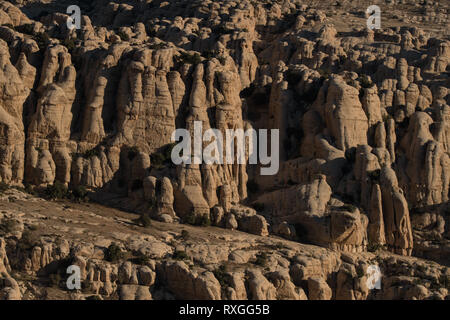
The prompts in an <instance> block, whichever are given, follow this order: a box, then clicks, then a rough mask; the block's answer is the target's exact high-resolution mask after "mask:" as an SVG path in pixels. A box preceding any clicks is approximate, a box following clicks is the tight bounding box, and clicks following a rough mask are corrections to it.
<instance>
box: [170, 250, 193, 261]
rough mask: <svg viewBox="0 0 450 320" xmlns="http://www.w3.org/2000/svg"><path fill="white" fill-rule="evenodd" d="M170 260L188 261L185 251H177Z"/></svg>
mask: <svg viewBox="0 0 450 320" xmlns="http://www.w3.org/2000/svg"><path fill="white" fill-rule="evenodd" d="M172 258H173V259H175V260H190V258H189V256H188V255H187V253H186V252H185V251H181V250H177V251H175V252H174V253H173V255H172Z"/></svg>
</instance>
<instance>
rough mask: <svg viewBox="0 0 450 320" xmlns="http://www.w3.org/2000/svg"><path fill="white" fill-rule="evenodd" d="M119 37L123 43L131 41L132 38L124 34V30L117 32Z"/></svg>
mask: <svg viewBox="0 0 450 320" xmlns="http://www.w3.org/2000/svg"><path fill="white" fill-rule="evenodd" d="M117 35H118V36H119V37H120V39H121V40H122V41H129V40H130V37H129V36H128V35H127V34H126V33H125V32H123V31H122V30H119V31H117Z"/></svg>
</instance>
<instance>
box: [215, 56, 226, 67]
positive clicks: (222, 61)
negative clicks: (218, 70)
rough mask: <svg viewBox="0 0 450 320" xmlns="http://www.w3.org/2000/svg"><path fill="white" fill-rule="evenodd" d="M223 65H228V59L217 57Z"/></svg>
mask: <svg viewBox="0 0 450 320" xmlns="http://www.w3.org/2000/svg"><path fill="white" fill-rule="evenodd" d="M217 60H219V62H220V64H221V65H223V66H224V65H225V64H226V63H227V59H226V58H225V57H217Z"/></svg>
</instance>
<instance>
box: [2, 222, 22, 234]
mask: <svg viewBox="0 0 450 320" xmlns="http://www.w3.org/2000/svg"><path fill="white" fill-rule="evenodd" d="M17 225H18V223H17V221H15V220H9V219H3V220H2V222H1V223H0V233H10V232H14V231H16V229H17Z"/></svg>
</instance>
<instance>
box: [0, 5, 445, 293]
mask: <svg viewBox="0 0 450 320" xmlns="http://www.w3.org/2000/svg"><path fill="white" fill-rule="evenodd" d="M27 2H28V1H15V2H14V4H12V3H10V2H5V1H4V2H2V3H1V4H0V142H1V143H0V183H2V184H8V185H16V186H22V187H23V186H24V185H25V184H27V185H28V184H30V185H31V186H32V187H40V188H45V187H47V186H51V185H56V184H59V183H61V184H62V185H64V186H67V187H70V188H72V189H74V188H75V189H76V188H87V190H88V191H89V192H91V195H92V197H95V198H96V199H97V200H98V201H99V202H101V203H105V204H113V205H114V206H118V207H120V208H122V209H126V210H127V211H131V212H136V213H139V214H142V215H145V216H149V217H152V218H154V219H157V220H159V221H163V222H166V223H179V222H181V223H190V224H201V225H209V224H213V225H214V226H219V227H222V228H227V229H230V230H236V229H237V230H240V231H244V232H247V233H250V234H254V235H257V236H261V237H270V235H271V234H277V235H280V236H282V237H285V238H288V239H290V240H297V241H300V242H308V243H313V244H315V245H319V246H324V247H326V248H330V249H332V250H336V251H338V252H345V253H346V254H349V253H353V254H359V253H362V252H365V251H367V250H368V248H369V249H373V248H379V247H384V246H385V247H386V248H387V249H389V250H390V251H392V252H394V253H396V254H400V255H412V254H413V255H414V254H417V255H420V256H423V257H426V255H427V254H430V255H431V256H433V259H435V260H439V259H438V258H436V257H438V256H439V250H440V249H436V248H435V247H434V245H436V246H437V247H442V248H448V243H449V238H448V237H449V233H448V218H447V216H446V212H448V201H449V187H450V168H449V167H450V107H449V104H450V89H449V84H450V83H449V81H448V67H449V63H450V44H449V41H448V40H444V37H443V35H442V34H437V33H435V32H434V31H433V30H432V29H430V28H428V27H424V28H422V29H421V28H418V27H413V28H410V27H404V28H396V27H394V26H393V27H390V25H389V24H387V25H386V27H385V28H383V29H382V30H366V29H361V30H356V29H354V30H353V31H352V32H342V31H343V30H344V29H343V30H340V28H341V27H342V23H344V24H345V25H346V23H347V22H346V21H344V22H343V21H342V17H340V16H339V14H337V15H334V14H332V15H328V14H325V12H324V11H322V10H321V9H324V7H323V6H324V4H323V3H322V4H302V3H300V2H298V1H293V2H292V1H291V2H289V1H285V2H280V3H273V4H272V3H271V4H265V3H262V2H260V1H253V2H251V1H243V2H236V1H224V2H220V3H219V2H211V1H205V2H202V3H195V4H194V3H191V2H189V1H187V0H183V1H181V2H170V1H169V2H164V3H159V4H158V5H155V4H153V3H142V1H128V2H127V4H123V3H118V2H114V1H113V2H110V3H108V4H107V5H105V6H103V8H100V7H102V6H100V5H99V4H93V6H92V8H91V9H92V10H90V11H89V12H84V11H83V14H86V15H83V17H82V19H81V20H82V27H81V29H80V30H79V31H74V30H69V29H68V28H67V26H66V21H67V15H66V14H65V13H61V12H58V11H57V9H56V7H55V8H53V5H52V4H48V10H49V11H48V12H47V13H45V14H44V12H42V16H41V17H40V20H39V21H35V20H32V19H30V18H28V17H27V15H25V14H24V13H23V12H26V10H27ZM38 2H39V1H38ZM404 5H405V6H406V7H407V8H410V7H409V6H410V4H404ZM411 6H412V5H411ZM424 6H425V7H426V8H427V10H435V9H436V10H437V11H436V12H441V13H442V12H446V11H445V10H448V5H447V4H441V3H435V4H433V5H431V4H424ZM341 7H342V8H336V9H333V10H337V11H336V12H337V13H343V12H346V13H347V14H348V15H351V14H352V13H349V12H353V9H352V10H350V9H349V8H350V7H349V5H348V4H347V3H341ZM328 9H329V8H327V10H328ZM347 9H348V10H347ZM410 9H411V10H416V9H414V8H410ZM408 10H409V9H408ZM408 10H406V12H409V11H408ZM341 11H342V12H341ZM427 12H428V11H427ZM441 13H439V14H436V15H430V14H428V13H427V14H426V15H424V16H423V17H417V16H415V17H414V19H415V20H414V21H419V22H423V23H425V22H427V23H434V24H436V25H441V24H442V25H448V17H447V15H445V14H441ZM36 16H37V15H36ZM161 17H165V18H164V19H162V18H161ZM337 17H340V18H339V19H338V20H337ZM405 19H406V18H405ZM345 20H346V19H345ZM405 22H406V21H405ZM387 23H389V22H387ZM446 23H447V24H446ZM425 25H426V24H425ZM198 123H201V124H202V129H201V132H195V125H196V124H198ZM176 129H186V130H187V132H189V134H190V135H191V137H192V138H194V136H195V135H203V134H204V133H205V132H206V131H207V130H208V129H216V130H217V132H220V133H221V134H222V136H223V137H226V130H228V129H233V130H249V129H256V130H258V129H278V130H279V132H280V139H279V141H278V142H279V148H278V150H276V152H277V154H278V156H279V159H280V161H281V163H280V166H279V171H278V172H277V173H276V174H275V175H273V176H261V175H260V174H258V172H260V170H259V169H260V167H261V166H260V165H248V161H247V162H246V164H237V163H233V164H230V163H225V164H223V163H212V164H207V163H200V164H196V163H190V164H177V165H175V164H174V163H173V162H172V160H171V151H172V148H173V146H174V142H175V141H173V139H172V134H173V132H174V130H176ZM210 141H211V140H210ZM210 141H201V143H200V147H202V148H205V147H206V146H208V144H209V142H210ZM270 143H274V141H270ZM246 146H247V147H248V143H247V142H246ZM259 147H260V146H259ZM268 147H269V146H268ZM191 149H192V150H191V151H194V144H192V145H191ZM249 157H250V154H249V151H246V153H245V157H244V158H245V159H246V160H249ZM111 195H114V196H120V197H121V200H118V201H116V200H105V199H111V198H114V197H110V196H111ZM124 199H125V200H124ZM413 216H414V218H413V222H412V221H411V219H412V218H411V217H413ZM433 241H437V243H438V244H439V245H437V244H436V243H434V244H433ZM416 244H417V249H416V251H415V248H416ZM52 250H53V249H52V248H50V247H49V246H41V247H39V248H35V249H33V251H32V253H31V255H30V256H29V257H28V258H27V259H28V260H26V261H27V263H26V268H25V267H24V268H25V269H26V270H27V271H30V272H37V271H38V270H40V269H41V268H42V267H43V266H42V261H44V262H45V263H44V264H47V262H48V261H50V260H51V259H50V258H49V257H50V256H52V252H53V251H52ZM442 250H444V252H447V251H445V250H447V249H442ZM0 257H2V255H1V251H0ZM3 257H5V255H3ZM7 262H8V261H7V259H6V260H5V259H4V260H3V262H2V260H1V259H0V273H1V270H4V271H7V269H8V266H7V265H8V263H7ZM97 267H98V268H100V269H101V270H103V271H98V270H97V269H95V268H97ZM95 268H94V267H92V268H90V270H92V271H89V272H90V273H91V274H92V275H90V276H89V277H90V281H91V283H92V288H93V289H95V290H93V291H94V292H96V294H98V293H99V292H100V291H102V290H104V292H107V293H108V295H110V294H112V292H117V294H118V295H119V296H120V297H121V298H123V299H152V298H154V292H150V291H149V289H148V287H150V286H151V284H149V283H147V282H148V281H147V282H146V281H144V280H143V281H144V282H145V283H141V282H142V281H140V280H139V281H134V280H133V281H131V280H127V281H120V283H117V284H116V286H113V285H112V283H113V282H114V281H113V280H109V281H106V280H99V279H98V277H99V275H98V274H99V273H100V274H101V273H108V272H109V271H104V269H102V268H106V267H105V266H96V267H95ZM124 268H125V267H123V268H122V269H124ZM125 269H127V270H128V269H129V266H128V265H127V266H126V268H125ZM125 269H124V270H125ZM105 270H106V269H105ZM162 270H164V271H162V273H166V274H169V275H170V276H168V277H167V280H168V283H169V285H168V286H169V287H170V288H171V290H172V291H179V292H180V293H179V295H180V296H179V297H184V298H192V299H196V298H199V297H201V298H205V299H213V298H214V299H220V298H222V297H223V296H227V297H233V298H239V297H249V298H255V297H257V298H264V299H275V298H277V297H282V298H286V299H287V298H289V299H302V298H304V295H305V292H308V293H309V295H311V297H309V298H311V299H329V298H331V297H336V298H337V297H342V298H352V299H353V298H355V299H360V298H361V299H362V298H366V297H367V296H368V293H367V290H366V288H364V287H363V286H362V284H361V283H359V282H357V281H352V279H353V278H354V275H355V273H357V272H358V271H357V269H354V267H351V266H343V267H341V269H340V271H339V272H338V275H337V278H338V279H337V282H338V284H337V288H338V289H336V290H337V292H332V293H330V290H328V289H329V285H330V284H327V283H324V282H323V279H321V280H319V279H315V280H314V279H313V280H310V279H303V280H302V281H306V280H307V281H308V288H303V289H307V290H306V291H305V292H303V291H302V290H303V289H302V290H300V288H298V287H295V286H293V285H291V283H290V282H289V279H288V276H287V275H286V273H284V272H279V273H277V272H275V271H274V272H273V273H272V274H271V275H270V276H268V275H263V274H259V273H258V272H257V271H255V272H247V273H245V274H244V275H245V277H249V279H250V282H248V283H246V284H245V285H246V286H250V287H249V288H250V290H249V291H248V292H244V291H245V290H243V287H245V285H243V282H244V280H242V279H241V278H242V277H241V274H238V275H236V274H233V275H231V276H232V282H233V286H231V287H230V288H229V289H227V292H226V294H225V295H224V292H222V290H221V288H220V286H219V287H218V286H217V283H216V281H214V279H215V278H214V277H213V274H212V273H211V271H213V270H209V271H208V272H203V271H202V272H200V273H198V274H195V273H192V272H190V270H189V268H188V267H187V266H183V264H182V263H181V262H180V263H174V264H167V265H165V267H164V268H163V269H162ZM147 271H148V270H147ZM147 271H145V270H144V271H142V273H143V274H146V275H145V276H143V277H144V278H145V277H146V278H149V277H150V278H151V276H150V275H148V274H149V272H147ZM154 271H155V270H154V269H152V272H154ZM127 272H128V271H127ZM130 272H131V271H130ZM133 272H134V271H133ZM136 272H137V273H136V274H140V273H139V272H141V271H136ZM150 274H151V272H150ZM266 276H267V277H266ZM102 277H103V276H102ZM106 278H108V277H106ZM132 278H133V279H134V278H139V276H138V275H136V276H133V277H132ZM170 278H177V279H181V280H182V281H184V282H186V283H188V284H186V286H185V287H183V288H179V287H178V285H177V284H176V283H174V282H173V280H170ZM213 278H214V279H213ZM2 279H3V278H2ZM4 279H5V280H4V281H3V280H2V281H3V282H4V283H7V285H6V284H5V285H4V287H5V288H10V289H8V290H6V289H4V290H6V291H8V293H5V296H7V297H12V298H17V297H19V295H18V294H17V291H16V288H17V284H15V283H14V281H12V280H9V278H7V277H6V276H5V278H4ZM147 280H148V279H147ZM171 281H172V282H171ZM100 282H101V284H100ZM327 286H328V287H327ZM309 287H310V288H309ZM350 287H351V288H352V289H351V290H350ZM333 290H334V289H333ZM6 291H5V292H6ZM350 291H351V292H350ZM2 292H3V291H2ZM172 293H173V292H172ZM158 295H159V296H166V295H167V296H168V297H170V295H171V294H169V293H167V292H159V293H158V294H157V296H158ZM404 295H405V296H408V295H418V296H426V295H427V294H426V293H424V292H423V290H422V289H421V288H419V289H417V288H415V289H411V291H405V292H404ZM177 297H178V296H177Z"/></svg>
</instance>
